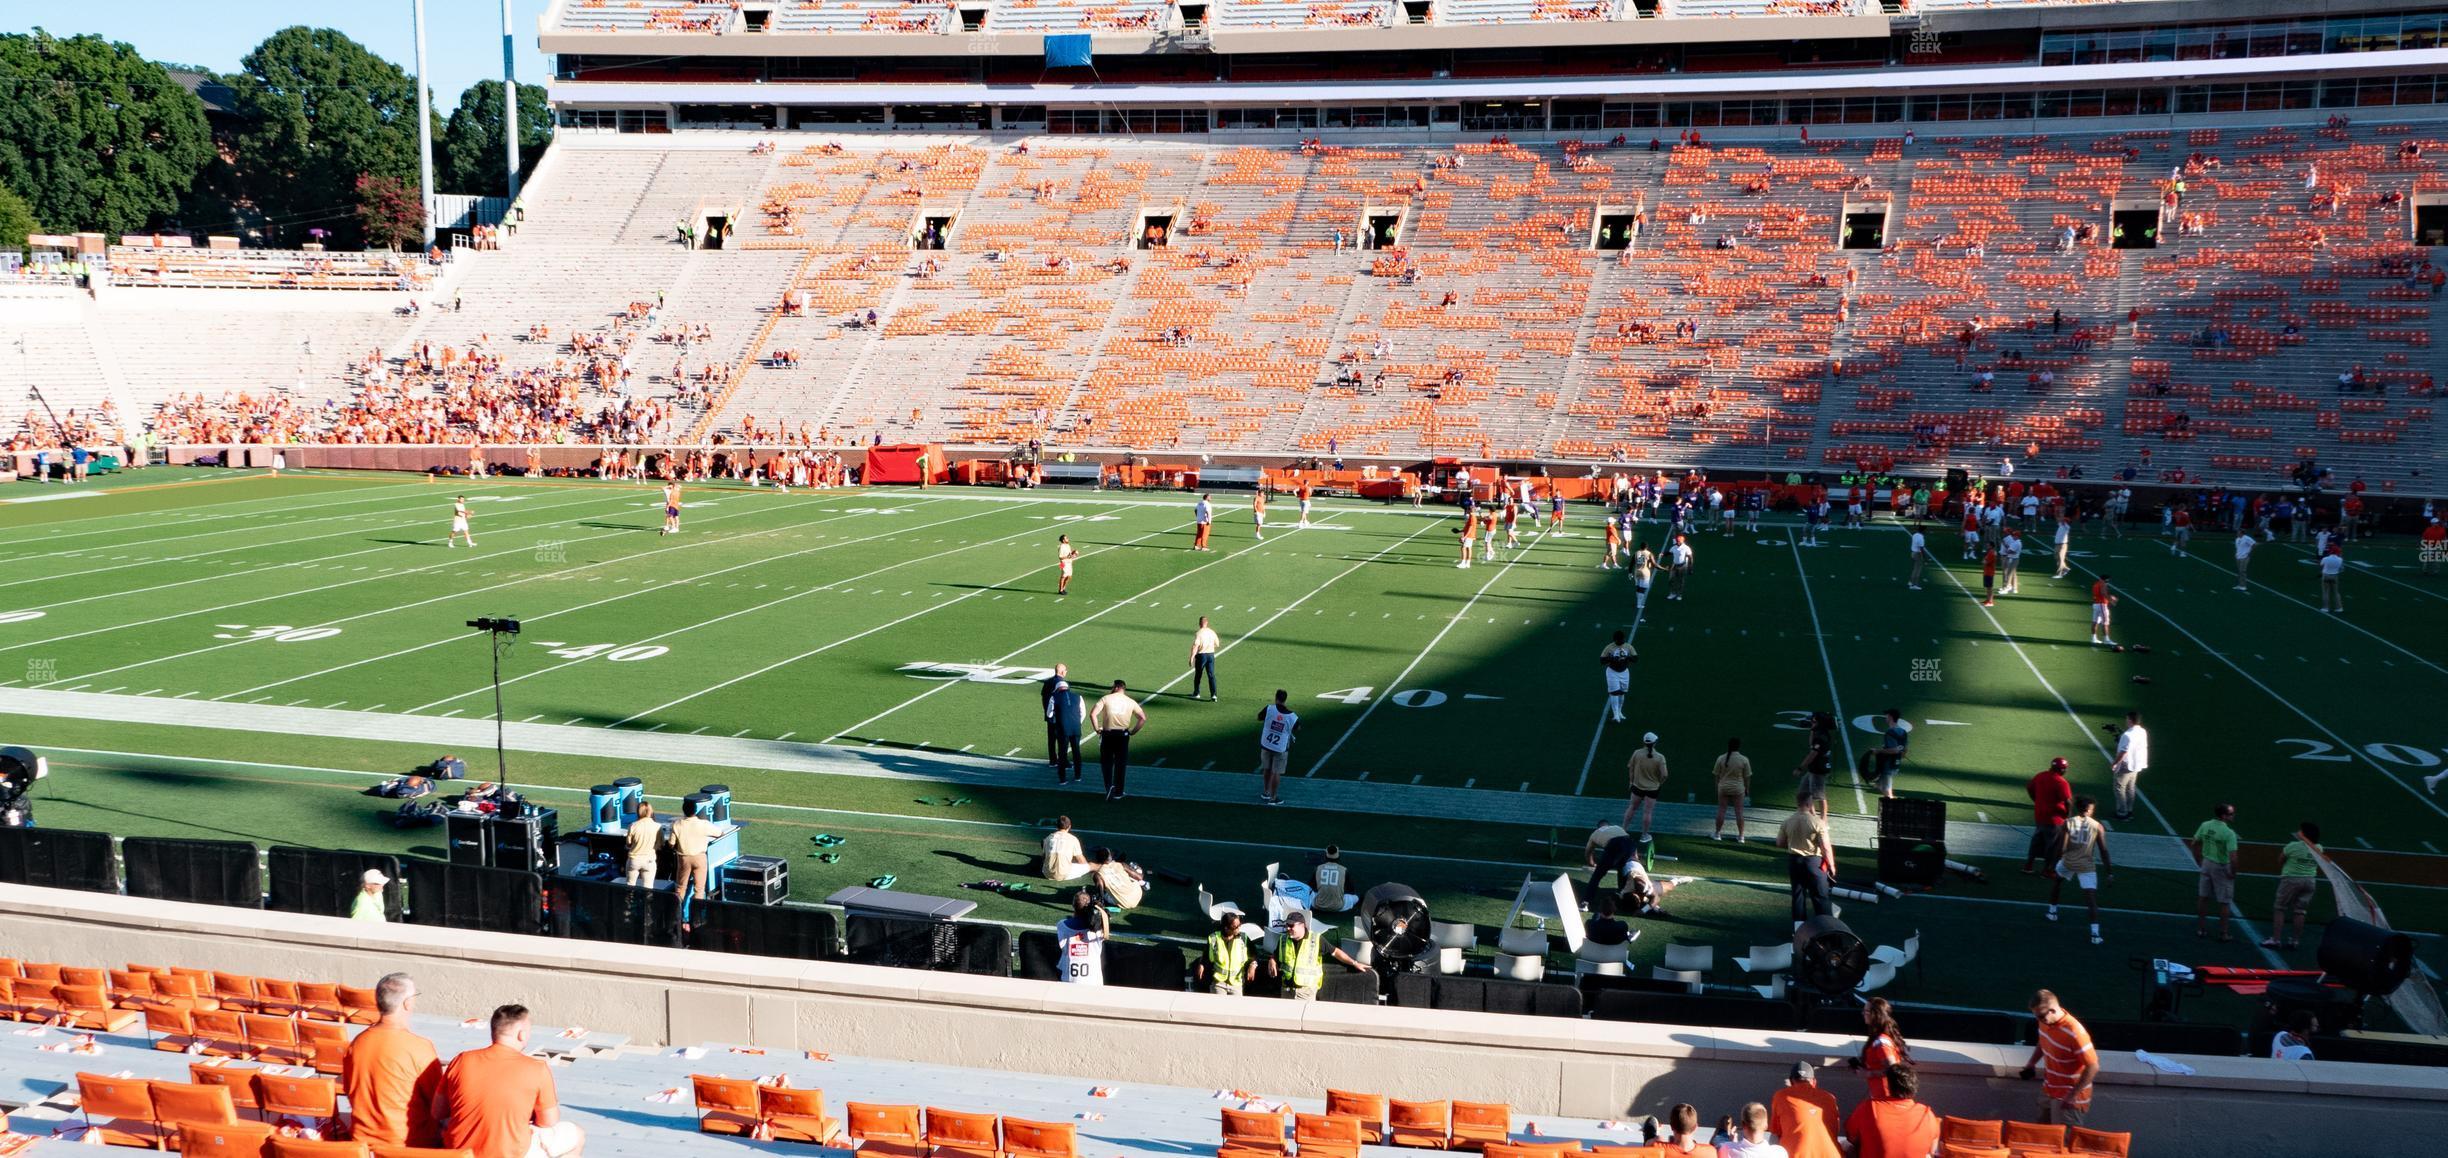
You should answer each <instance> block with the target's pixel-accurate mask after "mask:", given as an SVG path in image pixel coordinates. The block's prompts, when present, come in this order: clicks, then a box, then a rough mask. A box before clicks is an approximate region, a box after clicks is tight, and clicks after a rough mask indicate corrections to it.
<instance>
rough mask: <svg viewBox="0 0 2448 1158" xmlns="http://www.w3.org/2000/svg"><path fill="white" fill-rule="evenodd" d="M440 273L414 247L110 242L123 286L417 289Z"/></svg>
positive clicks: (115, 279) (114, 272)
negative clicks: (338, 249) (328, 249)
mask: <svg viewBox="0 0 2448 1158" xmlns="http://www.w3.org/2000/svg"><path fill="white" fill-rule="evenodd" d="M436 273H437V269H436V266H435V265H434V264H433V263H431V262H428V261H426V260H424V259H422V258H420V257H419V256H418V255H416V254H413V253H408V254H400V253H325V252H321V251H309V250H296V249H241V250H209V249H191V248H185V247H180V246H133V245H114V246H111V247H110V278H111V283H112V284H113V285H121V286H153V287H182V286H183V287H188V288H193V289H309V290H395V291H415V290H421V289H427V288H430V287H431V286H432V285H433V284H434V278H435V276H436Z"/></svg>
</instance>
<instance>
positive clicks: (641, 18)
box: [560, 0, 739, 32]
mask: <svg viewBox="0 0 2448 1158" xmlns="http://www.w3.org/2000/svg"><path fill="white" fill-rule="evenodd" d="M738 11H739V5H737V4H735V3H733V2H732V0H565V2H564V3H563V4H562V5H561V8H560V26H561V27H562V28H564V29H567V30H569V31H572V32H722V31H726V30H728V29H729V28H730V27H731V23H732V20H733V19H734V17H736V16H737V14H738Z"/></svg>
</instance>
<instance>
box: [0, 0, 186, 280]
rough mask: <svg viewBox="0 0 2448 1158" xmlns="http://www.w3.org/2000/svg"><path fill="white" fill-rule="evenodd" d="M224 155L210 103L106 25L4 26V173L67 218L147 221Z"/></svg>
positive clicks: (120, 226) (122, 229)
mask: <svg viewBox="0 0 2448 1158" xmlns="http://www.w3.org/2000/svg"><path fill="white" fill-rule="evenodd" d="M211 159H212V134H211V132H210V131H209V130H208V129H207V128H206V126H205V123H204V105H203V103H202V102H201V101H198V100H197V99H196V98H195V95H194V94H193V93H190V92H188V91H187V90H186V89H183V88H180V87H179V85H178V83H177V82H176V81H173V80H171V79H170V74H169V72H168V71H166V70H165V69H163V68H162V66H160V65H158V64H155V63H153V62H151V61H149V60H146V59H145V58H143V57H142V56H139V55H137V54H136V50H135V49H133V48H130V47H128V46H127V45H125V44H118V43H114V42H111V41H107V40H104V39H102V38H101V37H98V36H77V37H71V38H69V39H66V40H62V39H59V38H57V37H54V36H52V35H50V34H48V33H46V32H44V31H42V30H41V29H39V28H37V29H35V30H34V31H33V32H32V33H12V34H9V35H5V36H0V184H5V185H7V186H8V187H9V188H11V189H14V190H16V191H17V193H18V194H19V195H20V196H22V197H23V198H24V199H25V200H26V202H27V203H29V204H31V205H32V206H33V211H34V215H35V216H36V217H37V218H39V219H40V220H43V221H47V222H50V223H51V225H52V226H53V227H55V228H58V229H63V230H82V229H92V230H100V231H102V232H104V233H111V234H119V233H131V232H139V231H142V230H143V229H144V228H145V227H146V226H148V225H151V224H153V223H154V222H155V221H157V220H160V219H162V218H165V217H168V216H169V215H171V214H172V213H175V212H176V211H177V209H178V204H179V198H180V196H181V195H183V194H184V193H186V192H187V188H188V186H189V185H191V184H193V183H194V181H195V175H196V170H198V169H200V168H202V167H203V165H204V164H205V162H207V161H210V160H211Z"/></svg>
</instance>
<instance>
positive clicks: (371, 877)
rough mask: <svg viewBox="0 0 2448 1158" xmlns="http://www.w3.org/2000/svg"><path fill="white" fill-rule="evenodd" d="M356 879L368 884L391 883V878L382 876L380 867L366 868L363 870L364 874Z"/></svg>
mask: <svg viewBox="0 0 2448 1158" xmlns="http://www.w3.org/2000/svg"><path fill="white" fill-rule="evenodd" d="M357 879H358V880H359V881H360V882H362V883H364V884H369V885H387V884H390V883H391V878H390V877H387V876H384V875H383V871H382V870H381V869H367V870H366V871H365V875H364V876H361V877H359V878H357Z"/></svg>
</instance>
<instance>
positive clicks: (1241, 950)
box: [1190, 912, 1258, 997]
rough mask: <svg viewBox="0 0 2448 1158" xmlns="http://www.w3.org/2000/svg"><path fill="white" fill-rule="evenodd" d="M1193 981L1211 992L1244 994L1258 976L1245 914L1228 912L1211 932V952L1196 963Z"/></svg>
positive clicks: (1229, 994) (1192, 974) (1208, 943)
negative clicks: (1244, 931)
mask: <svg viewBox="0 0 2448 1158" xmlns="http://www.w3.org/2000/svg"><path fill="white" fill-rule="evenodd" d="M1190 973H1191V977H1192V979H1193V980H1195V981H1197V982H1198V984H1199V985H1200V986H1202V987H1204V988H1205V989H1206V990H1207V992H1209V993H1216V994H1222V995H1224V996H1228V997H1239V996H1241V987H1242V986H1243V985H1245V984H1247V983H1248V982H1249V980H1250V979H1251V978H1253V977H1256V976H1257V975H1258V963H1257V962H1256V961H1253V960H1251V959H1250V951H1249V940H1248V939H1247V938H1245V937H1243V936H1242V935H1241V914H1240V913H1238V912H1227V913H1225V914H1224V916H1223V917H1222V919H1220V920H1219V921H1217V923H1216V929H1215V931H1214V932H1211V933H1209V934H1207V953H1206V955H1205V956H1203V957H1201V958H1199V960H1198V961H1197V962H1196V963H1194V964H1192V965H1191V967H1190Z"/></svg>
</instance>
